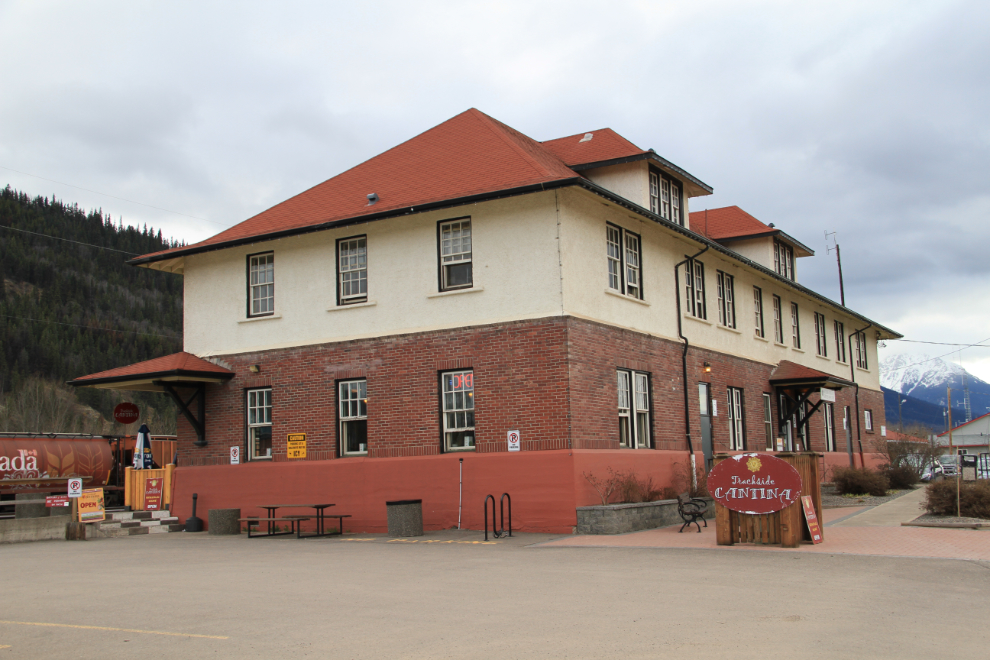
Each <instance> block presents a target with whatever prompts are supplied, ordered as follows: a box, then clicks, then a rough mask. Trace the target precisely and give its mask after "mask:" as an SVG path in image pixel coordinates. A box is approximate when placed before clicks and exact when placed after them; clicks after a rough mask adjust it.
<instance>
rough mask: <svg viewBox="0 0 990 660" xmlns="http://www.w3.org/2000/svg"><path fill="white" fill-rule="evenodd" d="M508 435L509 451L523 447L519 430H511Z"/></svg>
mask: <svg viewBox="0 0 990 660" xmlns="http://www.w3.org/2000/svg"><path fill="white" fill-rule="evenodd" d="M506 435H507V440H508V442H509V451H519V450H520V449H522V440H521V439H520V438H519V431H509V432H508V434H506Z"/></svg>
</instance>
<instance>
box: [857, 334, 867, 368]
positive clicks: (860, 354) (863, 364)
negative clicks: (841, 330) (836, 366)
mask: <svg viewBox="0 0 990 660" xmlns="http://www.w3.org/2000/svg"><path fill="white" fill-rule="evenodd" d="M853 347H854V348H855V350H856V366H857V367H859V368H860V369H869V365H868V364H867V361H866V333H865V332H857V333H856V334H854V335H853Z"/></svg>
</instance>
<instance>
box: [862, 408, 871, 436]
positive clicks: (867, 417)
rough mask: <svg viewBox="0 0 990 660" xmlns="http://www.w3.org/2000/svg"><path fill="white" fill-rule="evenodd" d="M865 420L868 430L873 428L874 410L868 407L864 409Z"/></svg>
mask: <svg viewBox="0 0 990 660" xmlns="http://www.w3.org/2000/svg"><path fill="white" fill-rule="evenodd" d="M863 421H865V422H866V430H867V431H872V430H873V411H872V410H870V409H869V408H867V409H866V410H864V411H863Z"/></svg>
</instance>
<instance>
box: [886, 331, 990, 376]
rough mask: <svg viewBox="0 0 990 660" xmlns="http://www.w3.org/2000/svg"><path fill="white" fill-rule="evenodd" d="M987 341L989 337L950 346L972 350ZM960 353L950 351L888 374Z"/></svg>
mask: <svg viewBox="0 0 990 660" xmlns="http://www.w3.org/2000/svg"><path fill="white" fill-rule="evenodd" d="M985 341H990V337H987V338H986V339H981V340H980V341H978V342H976V343H975V344H950V345H951V346H963V348H972V347H974V346H980V345H982V344H983V342H985ZM958 352H959V351H949V352H948V353H946V354H945V355H938V356H936V357H933V358H928V359H927V360H922V361H921V362H915V363H914V364H908V365H905V366H903V367H898V368H896V369H890V370H889V371H887V373H888V374H890V373H893V372H895V371H902V370H904V369H909V368H911V367H917V366H918V365H919V364H925V363H927V362H933V361H934V360H940V359H942V358H944V357H945V356H946V355H952V354H953V353H958Z"/></svg>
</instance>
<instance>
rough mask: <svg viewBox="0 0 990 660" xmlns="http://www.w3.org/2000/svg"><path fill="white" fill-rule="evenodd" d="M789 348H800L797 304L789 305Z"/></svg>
mask: <svg viewBox="0 0 990 660" xmlns="http://www.w3.org/2000/svg"><path fill="white" fill-rule="evenodd" d="M791 346H793V347H794V348H801V322H800V320H799V319H798V306H797V303H791Z"/></svg>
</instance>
